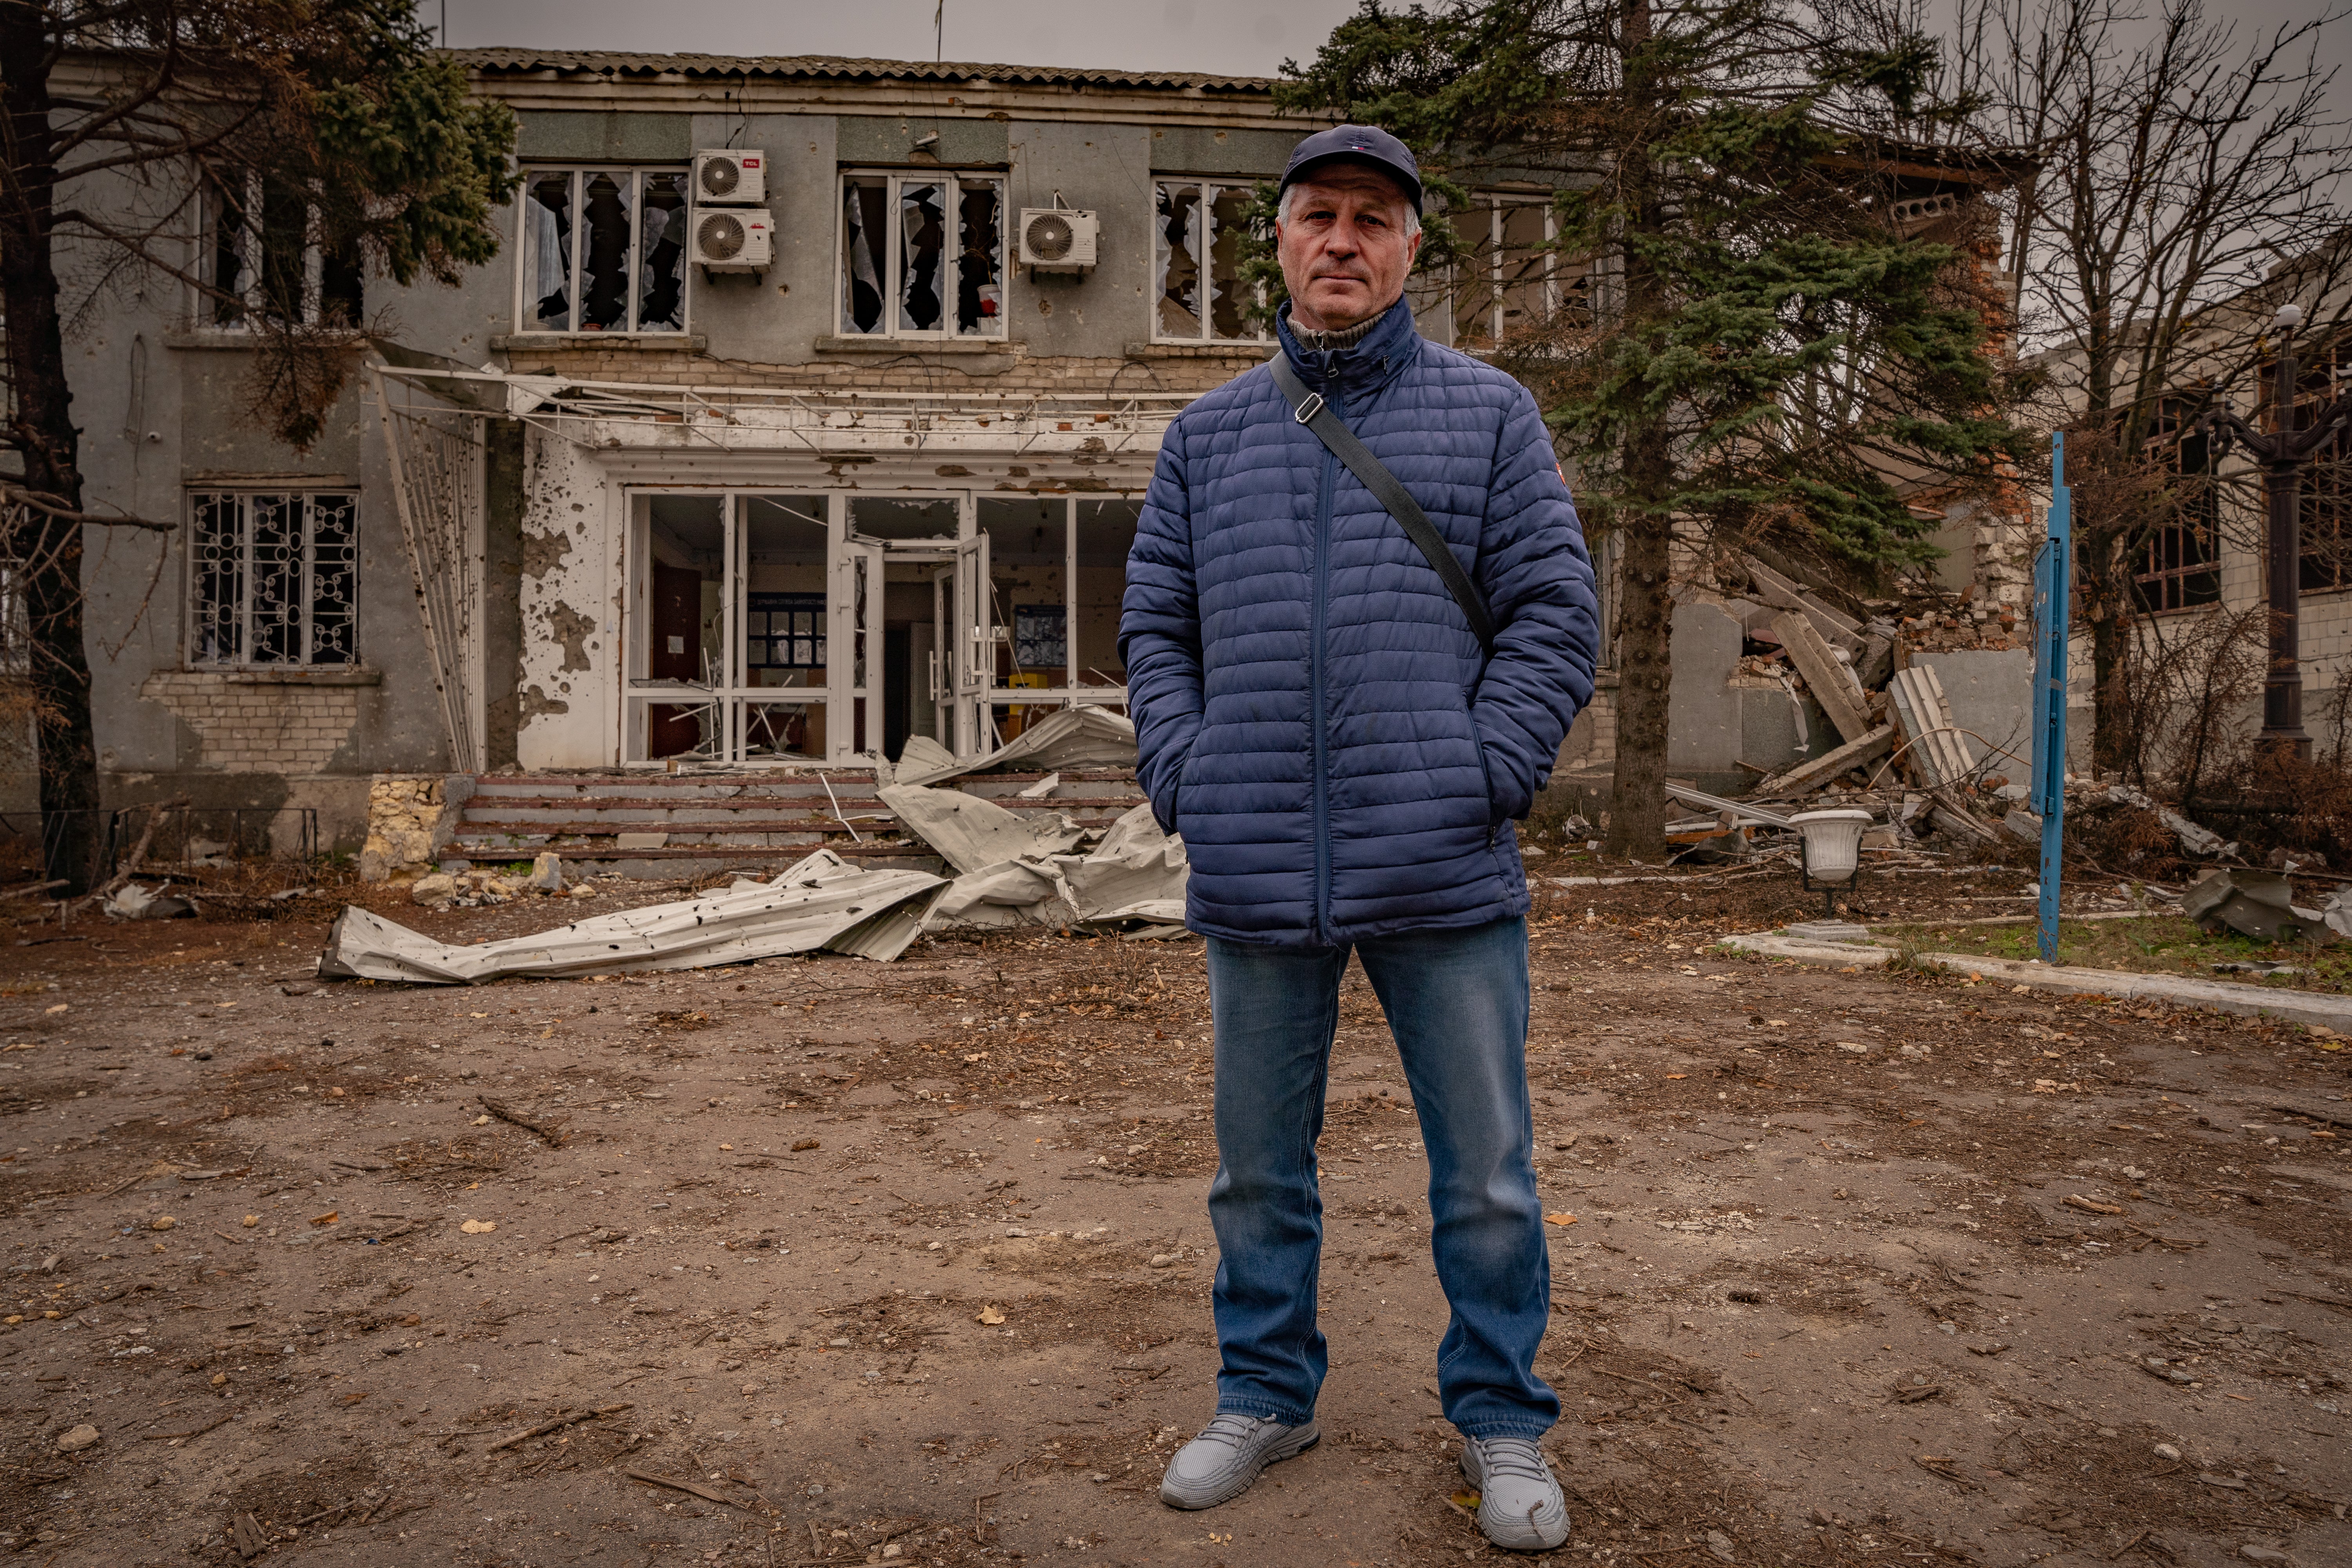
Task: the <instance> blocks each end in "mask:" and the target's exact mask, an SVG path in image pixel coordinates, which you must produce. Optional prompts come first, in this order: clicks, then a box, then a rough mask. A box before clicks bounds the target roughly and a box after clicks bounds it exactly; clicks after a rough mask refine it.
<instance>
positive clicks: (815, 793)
mask: <svg viewBox="0 0 2352 1568" xmlns="http://www.w3.org/2000/svg"><path fill="white" fill-rule="evenodd" d="M1046 776H1047V775H1045V774H1044V773H988V774H982V775H978V776H970V777H965V778H961V779H951V780H949V781H947V782H946V783H945V784H941V785H940V786H939V787H941V788H946V789H956V790H961V791H962V792H963V793H965V794H967V795H978V796H981V797H982V798H983V799H987V800H991V801H993V802H994V803H995V804H997V805H1002V806H1003V807H1004V808H1005V809H1006V810H1008V811H1011V812H1013V813H1015V814H1016V815H1020V816H1033V815H1045V814H1050V813H1056V812H1058V813H1063V814H1066V815H1067V816H1069V817H1070V818H1071V819H1072V820H1073V821H1076V822H1080V823H1084V824H1087V826H1108V825H1109V824H1110V823H1111V822H1113V821H1116V820H1117V819H1118V817H1119V816H1123V815H1125V814H1126V813H1127V812H1129V811H1130V810H1132V809H1133V808H1134V807H1135V806H1136V805H1139V804H1140V803H1141V801H1142V799H1143V793H1142V790H1141V789H1140V788H1139V786H1138V785H1137V784H1136V782H1135V774H1134V773H1133V771H1132V770H1129V769H1101V770H1088V771H1086V772H1068V771H1066V772H1064V773H1062V774H1061V775H1060V778H1059V780H1058V782H1057V783H1056V784H1055V787H1054V789H1053V791H1052V792H1051V793H1050V794H1049V795H1045V796H1043V797H1041V798H1039V799H1036V800H1024V799H1022V798H1020V792H1021V791H1023V790H1024V789H1029V788H1032V787H1034V785H1036V784H1039V783H1040V782H1042V781H1043V780H1044V779H1045V777H1046ZM827 784H830V785H831V786H832V788H831V792H830V794H828V793H827V789H826V785H827ZM874 790H875V780H874V774H873V773H871V772H870V771H866V770H863V769H842V770H837V771H832V772H828V773H825V774H824V776H823V777H819V776H817V775H815V774H814V773H748V772H747V773H723V774H722V773H505V774H496V775H485V776H482V777H478V778H477V779H475V780H474V782H473V793H472V794H471V795H470V796H469V797H468V798H467V802H466V805H465V807H464V811H463V815H462V816H460V818H459V820H458V823H457V832H456V835H455V837H454V839H453V841H452V842H451V843H450V845H449V846H448V847H447V848H446V849H445V850H444V851H443V856H442V858H443V864H444V865H445V866H452V865H456V864H460V863H462V864H466V865H496V864H499V863H502V862H506V861H513V860H527V859H529V858H531V857H533V856H535V855H539V854H541V853H545V852H548V851H553V852H554V853H556V854H558V855H561V856H562V857H563V859H564V862H565V864H566V865H567V866H571V867H575V868H578V869H579V870H580V871H581V872H583V873H587V874H594V873H600V872H601V873H610V874H616V875H620V876H625V877H640V878H660V879H669V878H678V877H695V876H701V875H705V874H708V873H709V872H711V871H717V870H735V869H740V870H745V871H761V870H768V871H775V870H782V868H785V867H787V866H790V865H792V864H793V862H795V861H797V860H799V859H801V858H803V857H804V856H806V855H808V854H809V853H810V852H811V851H813V850H814V849H817V848H820V847H823V848H828V849H831V850H832V851H833V852H834V853H835V854H837V855H839V856H841V857H842V858H844V859H845V860H849V861H851V862H852V863H854V864H857V865H864V866H869V867H874V868H883V867H899V866H905V867H913V868H921V869H926V870H931V871H940V870H943V869H944V867H943V863H942V862H941V861H940V858H939V857H938V856H936V855H934V854H933V853H931V850H930V848H929V846H928V845H925V844H923V843H922V842H921V841H920V840H919V839H915V838H912V837H910V836H908V834H906V833H905V832H904V831H903V830H901V828H900V827H899V825H898V818H897V817H896V816H894V815H892V813H891V812H890V810H889V808H888V807H887V806H886V805H883V804H882V802H881V800H880V799H879V798H878V797H877V795H875V793H874Z"/></svg>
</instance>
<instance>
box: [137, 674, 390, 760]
mask: <svg viewBox="0 0 2352 1568" xmlns="http://www.w3.org/2000/svg"><path fill="white" fill-rule="evenodd" d="M139 694H140V695H141V696H142V697H144V698H146V699H147V700H150V701H152V702H161V703H162V704H163V706H164V707H166V708H169V709H170V710H172V711H173V713H175V714H177V715H178V716H179V717H180V719H181V720H182V721H184V722H185V723H186V724H187V726H188V727H189V728H190V729H192V730H194V731H195V732H196V737H197V739H198V740H199V742H202V745H203V752H202V754H201V755H199V756H197V757H194V758H191V759H188V765H190V766H193V767H199V768H206V769H219V770H222V771H224V772H229V773H279V774H284V775H286V776H288V777H302V776H306V775H310V774H314V773H324V772H325V771H326V769H327V764H328V763H330V762H331V761H332V760H333V759H334V755H335V753H336V752H338V751H339V750H341V747H342V744H343V742H344V741H345V740H347V739H348V738H349V737H350V735H351V732H352V725H353V724H355V723H356V722H358V721H359V713H360V693H359V690H358V689H357V688H355V687H351V686H319V685H307V684H299V683H287V682H273V681H268V680H266V679H257V678H255V677H252V676H247V675H240V674H235V673H230V672H226V671H213V670H182V669H166V670H158V671H156V672H155V673H154V674H153V675H151V676H149V677H148V678H147V679H146V682H145V683H144V684H143V685H142V686H141V687H140V689H139Z"/></svg>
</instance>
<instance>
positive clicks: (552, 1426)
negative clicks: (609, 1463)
mask: <svg viewBox="0 0 2352 1568" xmlns="http://www.w3.org/2000/svg"><path fill="white" fill-rule="evenodd" d="M631 1409H635V1405H631V1404H629V1403H627V1402H626V1401H624V1402H623V1403H621V1404H619V1405H600V1406H598V1407H597V1408H595V1409H593V1410H578V1411H573V1412H572V1413H571V1414H569V1415H558V1416H557V1417H556V1418H555V1419H554V1420H552V1421H542V1422H541V1423H540V1424H539V1425H538V1426H533V1427H532V1428H530V1430H529V1431H527V1432H518V1433H516V1434H515V1435H514V1436H511V1437H501V1438H500V1439H499V1440H498V1441H497V1442H495V1443H493V1444H491V1445H490V1446H489V1447H487V1448H485V1449H483V1450H482V1452H483V1453H485V1454H495V1453H497V1452H498V1451H499V1449H501V1448H511V1447H514V1446H515V1445H516V1444H518V1443H528V1442H530V1440H531V1439H532V1438H533V1437H543V1436H547V1434H549V1433H550V1432H556V1431H561V1430H562V1428H564V1427H566V1426H572V1424H573V1423H575V1422H580V1421H593V1420H595V1419H596V1418H597V1417H598V1416H601V1415H618V1414H620V1413H621V1412H622V1411H624V1410H631Z"/></svg>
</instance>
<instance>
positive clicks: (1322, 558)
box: [1307, 353, 1347, 943]
mask: <svg viewBox="0 0 2352 1568" xmlns="http://www.w3.org/2000/svg"><path fill="white" fill-rule="evenodd" d="M1338 357H1339V356H1338V355H1337V354H1334V353H1325V354H1324V356H1323V395H1324V397H1325V398H1326V400H1328V402H1329V404H1330V405H1331V412H1332V413H1333V414H1335V415H1338V416H1339V417H1341V418H1345V417H1347V416H1346V414H1345V413H1344V412H1343V410H1342V409H1341V407H1340V404H1339V384H1338V382H1337V381H1336V380H1335V379H1334V377H1333V375H1332V362H1333V361H1334V360H1336V359H1337V358H1338ZM1316 445H1317V446H1318V447H1320V446H1322V443H1321V442H1320V441H1318V442H1317V443H1316ZM1338 489H1339V458H1338V457H1337V456H1336V455H1335V454H1333V453H1332V452H1331V451H1330V450H1329V449H1328V447H1327V448H1325V450H1324V453H1323V478H1322V482H1321V484H1320V485H1319V486H1318V489H1317V491H1316V499H1315V600H1314V605H1313V609H1312V611H1311V615H1310V622H1311V626H1312V630H1311V631H1310V632H1309V634H1308V637H1309V641H1308V644H1307V689H1308V692H1309V700H1310V702H1311V704H1312V708H1313V712H1312V714H1311V717H1312V719H1313V721H1314V733H1315V927H1316V934H1317V935H1318V936H1319V937H1320V938H1321V939H1322V940H1323V941H1324V942H1326V943H1328V942H1330V941H1331V940H1332V939H1331V795H1330V778H1329V775H1328V766H1329V762H1330V752H1329V748H1328V745H1327V744H1326V743H1325V735H1324V711H1323V631H1324V620H1325V612H1326V610H1327V608H1328V598H1329V590H1330V581H1331V579H1330V563H1331V510H1332V508H1333V506H1334V505H1335V503H1336V500H1337V491H1338Z"/></svg>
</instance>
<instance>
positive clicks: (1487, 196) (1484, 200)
mask: <svg viewBox="0 0 2352 1568" xmlns="http://www.w3.org/2000/svg"><path fill="white" fill-rule="evenodd" d="M1472 200H1473V201H1474V202H1475V204H1476V205H1475V206H1474V207H1472V208H1471V209H1469V211H1466V212H1465V213H1464V214H1463V215H1462V216H1463V218H1464V219H1465V220H1467V219H1468V218H1469V217H1470V216H1471V214H1472V213H1475V212H1478V211H1482V210H1483V211H1484V212H1485V213H1486V248H1487V258H1486V346H1487V347H1488V348H1489V349H1490V350H1491V349H1492V348H1494V347H1496V346H1497V345H1499V344H1500V343H1501V342H1502V341H1503V308H1504V303H1505V301H1504V292H1505V290H1506V289H1509V288H1510V287H1511V285H1512V279H1509V278H1507V277H1506V276H1505V275H1504V270H1503V267H1504V251H1503V225H1504V215H1505V214H1506V213H1507V212H1508V211H1510V210H1511V209H1512V208H1514V207H1532V206H1540V207H1542V209H1543V242H1544V245H1545V247H1546V248H1545V250H1544V254H1543V310H1544V317H1545V319H1546V320H1549V319H1550V318H1551V317H1553V316H1555V315H1558V314H1559V307H1560V289H1559V252H1558V251H1556V250H1553V249H1551V248H1549V247H1552V246H1556V245H1558V244H1559V212H1558V211H1557V210H1556V209H1555V208H1554V207H1553V206H1552V205H1551V196H1550V195H1549V193H1548V192H1543V191H1480V192H1478V193H1476V195H1474V196H1473V197H1472ZM1465 226H1466V225H1465ZM1463 313H1464V312H1461V311H1459V310H1457V311H1456V312H1455V314H1454V320H1455V321H1457V322H1458V321H1460V320H1461V317H1462V314H1463ZM1456 331H1457V332H1458V331H1459V328H1458V327H1457V328H1456Z"/></svg>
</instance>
